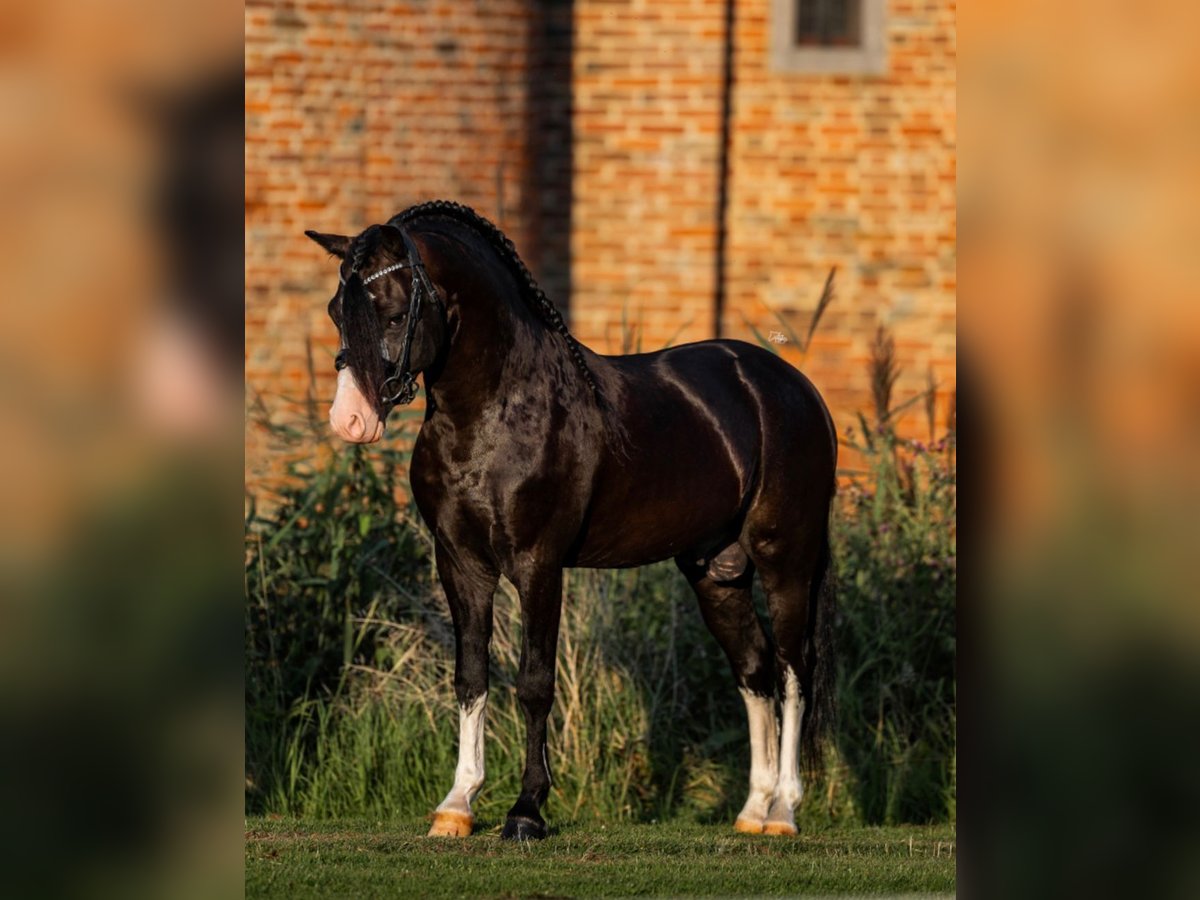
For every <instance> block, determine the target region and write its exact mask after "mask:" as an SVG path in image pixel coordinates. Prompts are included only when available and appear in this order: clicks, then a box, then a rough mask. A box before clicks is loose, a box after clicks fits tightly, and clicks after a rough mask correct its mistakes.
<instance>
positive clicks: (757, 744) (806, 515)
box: [306, 201, 837, 839]
mask: <svg viewBox="0 0 1200 900" xmlns="http://www.w3.org/2000/svg"><path fill="white" fill-rule="evenodd" d="M306 234H307V235H308V236H309V237H310V238H312V239H313V240H314V241H316V242H317V243H318V244H320V245H321V246H322V247H324V248H325V249H326V250H328V251H329V252H330V253H332V254H333V255H334V256H337V257H339V258H340V259H341V260H342V264H341V267H340V271H339V277H340V282H341V283H340V285H339V288H338V292H337V294H336V295H335V296H334V298H333V300H332V301H331V302H330V304H329V313H330V316H331V317H332V318H333V321H334V323H335V324H336V325H337V327H338V330H339V331H340V333H341V342H342V352H341V353H339V354H338V361H337V367H338V370H339V372H338V390H337V396H336V398H335V400H334V402H333V406H332V408H331V411H330V419H331V422H332V425H333V428H334V431H336V432H337V433H338V434H339V435H340V436H342V437H343V438H345V439H346V440H349V441H357V442H364V441H374V440H378V439H379V438H380V437H382V435H383V429H384V426H383V423H384V420H385V419H386V417H387V414H388V412H389V411H390V409H391V408H392V407H393V406H394V405H396V404H398V403H407V402H409V401H410V400H411V399H412V397H413V396H414V394H415V392H416V385H415V375H416V373H418V372H420V373H423V374H424V380H425V389H426V397H427V399H426V410H425V421H424V423H423V424H422V426H421V431H420V434H419V435H418V436H417V440H416V444H415V446H414V448H413V455H412V468H411V472H410V478H411V483H412V493H413V497H414V499H415V500H416V503H417V507H418V509H419V510H420V513H421V515H422V516H423V517H424V519H425V521H426V523H427V524H428V525H429V527H430V529H431V530H432V532H433V535H434V540H435V546H436V561H437V568H438V574H439V576H440V578H441V581H442V585H443V587H444V588H445V591H446V597H447V599H448V600H449V604H450V612H451V614H452V616H453V619H454V626H455V637H456V644H457V653H456V657H455V678H454V688H455V693H456V695H457V698H458V703H459V706H460V722H459V725H460V733H459V761H458V768H457V771H456V773H455V779H454V787H453V788H452V789H451V790H450V793H449V794H448V795H447V796H446V799H445V800H444V801H443V802H442V804H441V805H440V806H439V807H438V808H437V811H436V812H435V814H434V821H433V827H432V828H431V830H430V832H429V833H430V834H431V835H443V836H451V835H456V836H461V835H467V834H470V833H471V829H472V827H473V825H474V817H473V815H472V812H471V801H472V800H473V799H474V797H475V795H476V794H477V793H478V791H479V789H480V787H481V786H482V784H483V776H484V767H483V760H484V753H483V717H484V708H485V705H486V702H487V689H488V644H489V641H490V638H491V631H492V597H493V593H494V591H495V589H496V585H497V582H498V581H499V578H500V576H501V575H504V576H506V577H507V578H508V579H509V580H510V581H511V582H512V584H513V585H514V586H515V587H516V589H517V591H518V593H519V595H520V604H521V617H522V621H523V623H524V627H523V642H522V647H521V663H520V671H519V674H518V678H517V695H518V697H519V699H520V703H521V707H522V709H523V711H524V714H525V722H526V727H527V729H528V731H527V747H526V756H525V771H524V776H523V778H522V782H521V784H522V790H521V794H520V796H519V797H518V798H517V801H516V803H515V804H514V805H513V807H512V809H511V810H510V811H509V813H508V819H507V821H506V823H505V826H504V831H503V836H504V837H506V838H519V839H529V838H542V837H544V836H545V834H546V825H545V822H544V820H543V818H542V815H541V807H542V804H543V803H544V802H545V800H546V796H547V793H548V792H549V789H550V771H549V763H548V757H547V753H546V719H547V717H548V716H549V714H550V707H551V704H552V703H553V700H554V677H555V673H554V668H555V647H556V644H557V641H558V625H559V614H560V608H561V603H562V571H563V568H564V567H566V566H586V567H626V566H640V565H644V564H646V563H651V562H655V561H657V560H662V559H666V558H668V557H673V558H674V559H675V561H676V563H677V564H678V566H679V568H680V570H681V571H682V572H683V574H684V576H685V577H686V578H687V580H688V581H689V583H690V584H691V585H692V588H693V589H694V590H695V592H696V596H697V597H698V598H699V600H700V608H701V611H702V613H703V616H704V620H705V622H706V623H707V625H708V627H709V628H710V629H711V630H712V633H713V634H714V635H715V636H716V638H717V640H718V641H719V642H720V644H721V647H722V648H723V649H724V651H725V653H726V655H727V656H728V657H729V661H730V664H731V665H732V667H733V671H734V675H735V676H736V678H737V683H738V686H739V688H740V690H741V693H742V695H743V697H744V699H745V703H746V710H747V713H748V717H749V724H750V747H751V765H750V794H749V798H748V799H747V800H746V804H745V806H744V807H743V809H742V811H741V813H740V814H739V815H738V818H737V821H736V826H735V827H737V828H738V830H740V831H749V832H757V833H762V832H765V833H768V834H795V833H796V826H795V819H794V811H795V807H796V804H797V802H798V801H799V800H800V796H801V785H800V768H801V761H802V756H803V760H804V761H805V762H807V763H813V764H814V765H815V764H816V763H817V761H818V759H817V758H818V756H819V741H820V738H821V735H822V732H823V730H824V728H825V727H826V725H827V723H828V718H829V713H830V708H831V702H832V683H831V681H832V679H831V671H832V659H831V655H830V651H831V648H830V641H829V625H830V618H831V615H832V612H833V609H832V604H833V597H832V591H831V589H830V584H829V579H828V578H827V575H826V573H827V569H828V567H829V533H828V520H829V509H830V503H831V501H832V497H833V493H834V488H835V468H836V460H837V436H836V433H835V431H834V427H833V423H832V421H831V420H830V417H829V413H828V411H827V410H826V408H825V405H824V403H823V402H822V400H821V397H820V395H819V394H818V393H817V391H816V389H815V388H814V387H813V385H812V384H811V382H809V381H808V379H807V378H805V377H804V376H803V375H801V374H800V373H799V372H798V371H796V370H795V369H794V368H792V367H791V366H790V365H788V364H787V363H786V362H784V361H783V360H781V359H779V358H778V357H776V356H775V355H773V354H771V353H769V352H767V351H766V350H763V349H761V348H758V347H754V346H752V345H750V344H746V343H742V342H739V341H704V342H701V343H696V344H688V345H685V346H680V347H674V348H671V349H668V350H661V351H659V352H657V353H644V354H637V355H633V356H600V355H597V354H595V353H593V352H591V351H590V350H588V349H587V348H586V347H583V346H581V345H580V344H579V343H577V342H576V341H575V340H574V339H573V338H572V337H571V336H570V334H569V333H568V332H567V329H566V327H565V326H564V324H563V320H562V318H561V316H560V315H559V313H558V311H557V310H556V309H555V308H554V306H553V305H552V304H551V303H550V302H549V301H548V300H547V299H546V296H545V295H544V294H543V293H542V292H541V290H540V289H539V288H538V286H537V284H536V283H535V282H534V280H533V278H532V276H531V275H530V274H529V272H528V270H527V269H526V268H525V266H524V264H523V263H522V262H521V260H520V259H519V257H518V256H517V253H516V251H515V249H514V248H513V245H512V243H511V242H510V241H509V240H508V239H507V238H506V237H505V236H504V235H503V234H502V233H501V232H500V231H499V229H497V228H496V227H495V226H494V225H493V224H491V223H490V222H488V221H487V220H486V219H484V218H482V217H481V216H479V215H477V214H476V213H475V212H473V211H472V210H470V209H468V208H467V207H464V206H460V205H458V204H456V203H450V202H446V201H434V202H431V203H425V204H422V205H420V206H414V207H412V208H410V209H408V210H405V211H404V212H402V213H400V214H399V215H397V216H395V217H393V218H392V219H391V220H389V221H388V223H387V224H385V225H372V226H371V227H370V228H368V229H367V230H366V231H364V232H362V233H361V234H359V235H358V236H357V237H353V238H351V237H346V236H339V235H331V234H317V233H315V232H311V231H310V232H306ZM756 570H757V571H758V573H759V575H760V576H761V578H762V583H763V587H764V589H765V592H766V597H767V606H768V612H769V615H770V623H771V629H770V630H771V632H773V638H774V639H773V641H772V640H769V639H768V637H767V635H766V633H765V632H764V630H763V627H762V625H761V623H760V622H759V620H758V617H757V615H756V613H755V610H754V605H753V601H752V599H751V580H752V577H753V574H754V572H755V571H756ZM777 704H778V705H777ZM777 710H781V712H782V715H781V716H780V715H777Z"/></svg>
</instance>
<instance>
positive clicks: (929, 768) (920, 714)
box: [834, 419, 956, 823]
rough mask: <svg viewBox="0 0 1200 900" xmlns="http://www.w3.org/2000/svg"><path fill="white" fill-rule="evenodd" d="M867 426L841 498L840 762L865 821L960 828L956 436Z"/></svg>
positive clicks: (837, 540)
mask: <svg viewBox="0 0 1200 900" xmlns="http://www.w3.org/2000/svg"><path fill="white" fill-rule="evenodd" d="M860 423H861V440H862V443H861V444H854V443H852V442H851V446H855V447H856V449H858V450H859V451H860V452H861V453H862V455H863V457H864V458H865V459H866V461H867V463H868V468H867V471H866V472H865V473H859V474H857V475H855V476H854V477H853V478H852V480H851V482H850V484H849V485H848V486H844V487H843V489H842V491H841V508H840V509H839V514H838V515H837V516H835V518H834V546H835V552H834V562H835V570H836V572H837V577H838V594H839V598H838V599H839V606H840V608H839V617H838V627H837V635H838V666H839V677H838V684H839V690H838V701H839V714H840V717H841V718H840V722H839V726H838V731H837V745H838V750H839V752H840V754H841V756H842V758H843V760H844V761H845V763H846V765H847V766H848V767H849V769H850V771H851V773H852V774H853V794H854V800H855V806H856V808H857V810H858V814H859V816H860V817H861V818H862V820H863V821H865V822H869V823H880V822H889V823H892V822H925V821H945V820H947V819H950V820H953V819H954V796H955V775H954V773H955V763H954V754H955V649H956V648H955V591H956V545H955V542H956V533H955V511H956V491H955V477H954V436H953V434H950V435H947V436H946V437H945V438H943V439H942V440H940V441H938V442H937V443H936V444H934V445H933V446H932V447H926V446H925V445H923V444H921V443H919V442H915V441H902V440H901V439H900V438H899V437H898V436H897V435H896V433H895V430H894V429H893V427H892V426H891V424H889V423H888V422H884V423H883V424H880V425H876V426H874V427H872V426H870V425H868V424H867V423H866V421H865V420H862V419H860Z"/></svg>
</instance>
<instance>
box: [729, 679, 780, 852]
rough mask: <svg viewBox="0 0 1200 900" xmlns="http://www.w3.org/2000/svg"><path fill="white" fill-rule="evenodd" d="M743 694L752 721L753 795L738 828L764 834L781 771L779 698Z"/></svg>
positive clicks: (751, 774)
mask: <svg viewBox="0 0 1200 900" xmlns="http://www.w3.org/2000/svg"><path fill="white" fill-rule="evenodd" d="M741 694H742V699H743V700H744V701H745V702H746V717H747V719H749V721H750V795H749V796H748V797H747V798H746V805H745V806H743V807H742V811H741V812H740V813H738V827H739V829H743V830H755V829H757V830H760V831H761V830H762V823H763V820H764V819H765V818H766V816H767V811H768V809H769V808H770V806H771V798H772V796H773V795H774V793H775V780H776V777H777V775H778V771H779V765H778V755H777V754H778V748H779V736H778V725H777V723H776V721H775V698H773V697H760V696H758V695H757V694H752V693H751V692H750V691H747V690H744V689H743V690H742V691H741Z"/></svg>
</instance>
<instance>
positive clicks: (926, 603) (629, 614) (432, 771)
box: [246, 283, 955, 824]
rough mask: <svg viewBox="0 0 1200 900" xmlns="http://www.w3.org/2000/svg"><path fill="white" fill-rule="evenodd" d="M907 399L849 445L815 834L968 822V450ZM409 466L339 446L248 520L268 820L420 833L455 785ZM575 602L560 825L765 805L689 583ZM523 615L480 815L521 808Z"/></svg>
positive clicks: (811, 818)
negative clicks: (961, 669) (912, 437)
mask: <svg viewBox="0 0 1200 900" xmlns="http://www.w3.org/2000/svg"><path fill="white" fill-rule="evenodd" d="M830 290H831V283H827V284H826V295H829V292H830ZM810 333H811V329H810ZM879 355H880V354H879V353H877V359H876V362H875V363H874V365H875V366H877V367H878V366H880V365H881V364H882V363H881V362H880V359H879ZM891 381H892V382H894V377H892V379H891ZM890 384H891V382H889V383H888V393H889V396H886V397H882V396H881V397H877V398H876V409H877V414H876V420H875V421H874V422H873V423H868V422H867V421H866V420H865V419H863V420H862V421H861V426H862V427H861V430H860V431H859V432H858V433H856V435H855V436H854V441H855V443H856V444H857V446H858V447H859V449H860V451H861V453H862V456H863V458H864V459H866V460H867V461H868V467H867V470H866V471H864V472H861V473H857V474H855V475H853V476H851V477H850V478H849V481H848V483H847V484H844V485H843V489H842V491H841V494H840V500H839V503H838V507H837V509H836V510H835V514H834V527H833V537H834V557H835V570H836V574H837V577H838V580H839V588H840V592H841V608H840V612H839V616H838V619H837V635H838V645H839V653H840V659H839V688H838V690H839V703H840V706H841V719H840V721H839V724H838V727H837V733H836V739H835V742H834V743H835V749H833V750H831V751H830V755H829V767H828V775H827V776H826V778H825V780H824V781H823V782H822V783H819V784H816V785H810V786H809V790H808V792H807V794H806V799H805V803H804V806H803V808H802V810H801V820H802V821H807V822H809V823H810V824H811V823H817V822H825V821H829V820H831V819H853V820H858V821H864V822H901V821H920V822H924V821H945V820H947V819H951V820H952V819H953V817H954V788H955V782H954V746H955V743H954V652H955V647H954V584H955V568H954V554H955V545H954V541H955V537H954V509H955V506H954V469H953V434H952V433H950V434H948V435H946V436H945V437H944V438H942V439H941V441H940V442H939V443H937V444H936V445H934V446H933V447H925V446H921V445H915V444H913V443H912V442H906V441H903V440H901V439H900V437H899V436H898V435H897V434H896V432H895V429H894V427H893V425H892V413H891V412H890V409H891V407H890ZM404 463H405V460H404V459H403V455H402V454H384V455H383V456H382V458H380V457H376V458H372V457H369V456H368V455H367V454H366V453H365V452H364V451H363V450H362V449H361V448H358V447H350V448H346V449H342V450H339V451H337V452H335V453H334V454H333V456H332V457H331V459H330V460H329V462H328V463H327V464H323V465H320V466H316V467H314V468H311V469H306V470H297V472H296V474H295V478H294V481H293V483H292V484H291V485H290V486H289V487H287V488H285V489H284V490H283V491H282V492H281V494H280V496H279V497H278V498H277V502H276V503H275V504H274V511H273V512H272V513H271V514H270V515H259V514H257V513H252V514H251V516H250V518H249V521H248V523H247V526H248V527H247V568H246V578H247V580H246V596H247V608H246V671H247V677H246V685H247V688H246V690H247V698H246V702H247V716H246V729H247V734H246V756H247V794H246V798H247V799H246V802H247V808H248V810H249V811H251V812H256V813H267V812H278V813H285V814H294V815H304V816H320V817H334V816H373V817H379V818H391V817H412V816H421V815H424V814H426V813H427V812H428V811H429V810H431V809H432V808H433V807H434V806H435V805H436V804H437V802H438V801H439V800H440V799H441V796H442V795H443V794H444V792H445V791H446V790H447V789H448V788H449V785H450V781H451V778H452V776H453V771H454V763H455V750H456V741H457V710H456V707H455V702H454V693H453V660H454V644H453V630H452V626H451V624H450V619H449V614H448V611H447V608H446V603H445V599H444V597H443V595H442V593H441V589H440V587H439V585H438V583H437V579H436V578H435V577H434V575H433V571H432V548H431V543H430V539H429V536H428V534H427V532H426V531H425V529H424V527H423V526H422V525H421V523H420V521H419V519H418V518H417V517H416V516H415V514H414V513H413V512H412V511H411V510H410V509H408V508H406V507H405V506H403V505H402V504H400V503H398V501H397V499H396V498H397V496H398V495H399V493H400V492H399V490H398V488H399V485H398V483H397V482H396V477H397V473H398V472H403V471H404V470H405V469H406V466H405V465H404ZM564 598H565V599H564V608H563V618H562V629H561V637H560V641H559V650H558V670H557V671H558V685H557V691H556V701H555V706H554V711H553V717H552V721H551V743H550V748H551V750H550V752H551V757H550V761H551V769H552V771H553V773H554V778H555V783H554V788H553V791H552V794H551V800H550V804H551V805H550V815H551V816H557V817H563V818H568V819H572V820H589V819H594V820H606V821H612V820H627V821H649V820H654V819H661V818H667V817H670V818H676V819H690V820H696V821H720V820H728V819H731V817H732V815H733V814H734V813H735V812H736V810H737V808H738V807H740V805H741V802H742V801H743V800H744V793H745V789H746V778H747V770H748V746H747V737H746V734H747V732H746V722H745V713H744V711H743V707H742V703H741V700H740V697H739V696H738V694H737V692H736V690H735V687H734V683H733V679H732V676H731V674H730V672H729V669H728V665H727V663H726V661H725V658H724V655H723V654H722V653H721V651H720V649H719V648H718V646H717V644H716V641H715V640H714V639H713V638H712V636H711V635H710V634H709V633H708V632H707V630H706V629H705V627H704V625H703V622H702V621H701V618H700V615H699V611H698V609H697V606H696V603H695V599H694V597H693V596H692V594H691V592H690V589H689V588H688V587H687V585H686V583H685V582H684V581H683V579H682V578H681V577H680V576H679V575H678V574H677V573H676V571H675V569H674V567H673V566H672V565H671V564H669V563H667V564H659V565H656V566H650V567H647V568H644V569H640V570H633V571H615V570H614V571H588V570H576V571H570V572H568V573H567V575H566V579H565V585H564ZM517 610H518V604H517V603H516V598H515V596H514V594H513V590H512V588H511V586H510V585H508V584H507V582H502V583H501V588H500V590H499V591H498V592H497V596H496V603H495V627H494V635H493V642H492V655H491V659H492V662H491V674H490V678H491V691H490V695H489V705H488V727H487V738H488V740H487V770H488V779H487V784H486V786H485V788H484V791H483V793H482V795H481V796H480V800H479V804H478V809H477V812H478V814H479V816H480V818H481V820H483V821H484V822H486V821H488V820H489V819H490V820H492V821H496V820H498V819H500V818H501V817H502V816H503V814H504V812H505V810H506V809H507V807H508V805H509V804H510V803H511V802H512V800H513V799H514V798H515V797H516V795H517V793H518V791H519V778H520V772H521V766H522V762H523V753H524V721H523V718H522V715H521V711H520V707H519V705H518V703H517V701H516V693H515V689H514V686H515V679H516V671H517V662H518V657H519V652H520V649H519V648H520V643H521V641H520V621H519V615H518V612H517Z"/></svg>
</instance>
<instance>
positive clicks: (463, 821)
mask: <svg viewBox="0 0 1200 900" xmlns="http://www.w3.org/2000/svg"><path fill="white" fill-rule="evenodd" d="M474 827H475V819H474V817H472V816H470V815H468V814H467V813H461V812H455V811H454V810H452V809H443V810H438V811H437V812H435V813H434V814H433V825H431V826H430V828H429V835H428V836H429V837H469V836H470V834H471V829H472V828H474Z"/></svg>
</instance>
